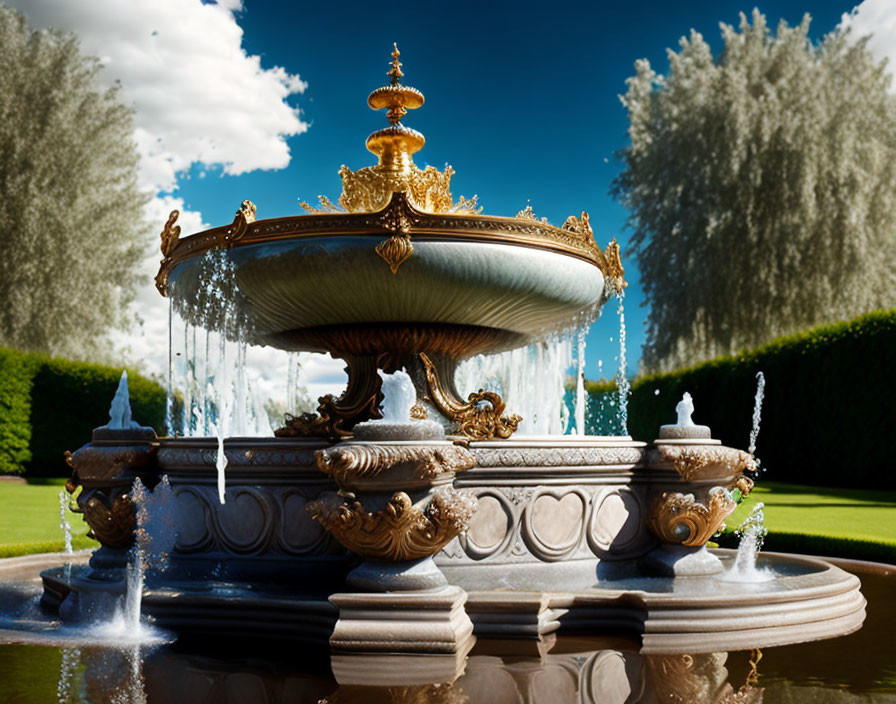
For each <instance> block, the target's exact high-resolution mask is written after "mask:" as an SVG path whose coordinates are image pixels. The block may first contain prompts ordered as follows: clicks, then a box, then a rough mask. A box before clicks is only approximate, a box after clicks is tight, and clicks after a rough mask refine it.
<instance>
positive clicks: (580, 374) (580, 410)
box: [575, 327, 588, 435]
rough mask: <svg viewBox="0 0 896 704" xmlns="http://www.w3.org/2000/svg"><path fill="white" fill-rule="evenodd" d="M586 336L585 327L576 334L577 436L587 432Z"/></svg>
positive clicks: (586, 330)
mask: <svg viewBox="0 0 896 704" xmlns="http://www.w3.org/2000/svg"><path fill="white" fill-rule="evenodd" d="M587 335H588V329H587V328H585V327H582V328H580V329H579V330H578V331H577V332H576V397H575V418H576V434H577V435H586V434H587V432H588V430H587V428H586V427H585V411H586V410H587V408H588V397H587V396H586V394H585V338H586V337H587Z"/></svg>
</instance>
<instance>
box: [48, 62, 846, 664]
mask: <svg viewBox="0 0 896 704" xmlns="http://www.w3.org/2000/svg"><path fill="white" fill-rule="evenodd" d="M393 57H394V59H393V64H392V70H391V71H390V72H389V75H390V76H391V82H390V84H389V85H387V86H385V87H382V88H379V89H377V90H375V91H374V92H373V93H371V94H370V97H369V98H368V103H369V105H370V107H371V108H374V109H386V110H387V113H386V114H387V117H388V120H389V125H388V126H387V127H385V128H384V129H381V130H379V131H377V132H374V133H373V134H372V135H370V137H368V139H367V147H368V149H369V150H370V151H371V152H373V153H374V154H376V155H377V157H378V163H377V164H376V165H374V166H370V167H366V168H362V169H359V170H357V171H352V170H350V169H348V168H346V167H342V169H341V170H340V175H341V177H342V184H343V192H342V196H341V197H340V199H339V204H340V205H339V206H336V205H334V204H332V203H331V202H329V201H328V200H327V199H325V198H322V199H321V207H320V208H311V207H310V206H306V209H307V210H309V211H310V212H309V213H308V214H305V215H302V216H296V217H284V218H274V219H269V220H257V219H256V208H255V206H254V205H253V204H252V203H250V202H249V201H244V202H243V204H242V206H241V207H240V208H239V210H238V211H237V214H236V217H235V218H234V220H233V222H232V223H231V224H229V225H226V226H223V227H218V228H214V229H211V230H208V231H205V232H202V233H199V234H196V235H192V236H190V237H185V238H183V239H181V238H180V237H179V234H180V228H179V227H177V226H176V224H175V221H176V218H177V212H174V213H172V216H171V218H170V219H169V221H168V223H167V225H166V226H165V230H164V232H163V233H162V253H163V255H164V260H163V261H162V265H161V269H160V271H159V275H158V278H157V285H158V288H159V291H160V292H161V293H162V294H163V295H166V296H168V297H169V299H170V301H171V305H172V306H173V308H174V309H175V310H176V311H177V313H178V314H179V315H180V316H182V317H184V318H185V319H187V320H188V321H190V322H192V323H194V324H202V325H205V326H208V327H210V328H212V329H214V330H216V331H217V332H218V333H220V334H221V335H223V336H227V337H231V338H237V337H238V338H240V339H242V340H245V341H248V342H250V343H253V344H263V345H271V346H274V347H278V348H282V349H286V350H292V351H298V350H306V351H315V352H328V353H330V354H331V355H333V356H334V357H339V358H341V359H343V360H345V362H346V364H347V372H348V385H347V387H346V389H345V391H344V392H343V393H342V395H341V396H339V397H338V398H336V397H334V396H324V397H323V398H321V399H320V405H319V407H318V409H317V412H316V413H313V414H309V413H306V414H303V415H299V416H296V417H292V416H290V417H288V418H287V420H286V424H285V426H284V427H283V428H281V429H279V430H278V431H276V433H275V437H262V438H227V439H226V440H222V442H221V443H220V444H219V442H218V441H217V440H216V439H214V438H204V437H165V438H157V437H155V435H154V434H153V433H152V432H151V431H148V430H146V429H143V428H130V427H123V428H121V429H110V428H102V429H98V430H97V431H96V433H95V434H94V438H93V442H91V443H90V444H88V445H86V446H85V447H83V448H81V449H80V450H78V451H77V452H75V453H74V454H73V455H72V456H71V460H70V461H71V465H72V467H73V469H74V473H73V477H72V481H71V483H70V485H69V486H70V489H71V490H72V491H74V489H75V488H76V487H77V486H81V487H83V488H82V490H81V491H80V493H79V494H78V499H77V500H78V504H79V506H80V507H81V509H82V510H83V512H84V518H85V520H86V521H87V522H88V523H89V525H90V527H91V529H92V534H93V535H94V536H95V537H96V538H97V540H99V541H100V542H101V543H102V547H101V548H99V549H98V550H97V551H96V552H95V554H94V555H93V557H92V559H91V562H90V565H89V567H84V568H83V569H81V570H74V571H73V572H72V574H71V576H70V577H66V576H65V575H64V573H63V572H62V571H60V570H50V571H47V572H45V573H44V583H45V595H44V603H45V604H47V605H49V606H52V607H55V608H58V609H59V611H60V613H61V614H62V615H63V616H65V617H67V618H77V617H79V616H83V614H85V613H96V612H97V611H102V610H104V609H109V608H110V602H109V599H110V598H111V597H110V596H109V595H110V594H111V595H115V594H117V593H121V591H122V589H123V588H124V587H123V585H124V573H125V571H126V569H127V565H128V549H129V548H130V546H131V545H132V544H133V541H134V532H135V510H134V505H133V501H132V499H131V498H130V491H131V485H132V484H133V482H134V479H135V478H138V477H139V478H140V479H141V481H142V482H143V483H144V484H145V485H146V486H147V487H149V488H152V487H154V486H155V485H156V484H157V483H158V482H159V480H160V478H161V477H162V476H163V475H167V478H168V482H169V483H170V486H171V489H172V492H173V496H174V497H175V499H174V504H175V507H174V515H175V516H176V521H177V533H178V540H177V543H176V545H175V547H174V549H173V551H172V552H171V553H170V555H168V567H167V570H166V571H165V572H164V573H162V574H159V575H156V576H155V577H153V576H152V575H150V577H149V579H148V581H147V585H146V589H145V591H144V593H143V601H142V609H143V612H144V613H145V614H149V615H151V616H153V617H154V618H155V619H156V621H157V623H158V624H159V625H161V626H162V627H164V628H168V629H171V630H174V631H178V632H192V633H203V634H209V633H221V632H227V633H231V634H247V635H258V636H262V637H264V638H268V639H269V638H284V639H293V640H301V641H308V642H312V643H320V642H324V643H327V642H328V643H329V645H330V647H331V648H332V650H333V651H334V652H340V651H353V652H358V651H359V652H385V653H428V654H438V653H441V654H449V655H450V656H452V657H454V658H459V657H460V658H462V657H463V655H464V654H465V653H466V652H467V651H468V650H469V648H470V647H471V644H472V642H473V640H474V638H473V634H474V633H475V634H476V635H477V636H480V637H489V636H499V637H502V638H516V639H532V640H534V641H536V642H538V641H543V640H544V639H545V637H547V636H549V635H550V634H553V633H555V632H562V631H568V632H579V633H590V634H595V633H603V632H607V631H609V630H615V629H620V628H622V629H625V630H629V631H632V632H634V633H635V634H638V635H640V636H641V639H642V640H641V644H642V645H641V652H642V653H662V652H689V653H709V652H714V651H721V650H729V649H740V648H754V647H760V646H768V645H774V644H781V643H788V642H796V641H801V640H809V639H816V638H824V637H829V636H833V635H837V634H841V633H846V632H849V631H851V630H855V629H856V628H858V627H859V626H860V625H861V623H862V620H863V618H864V600H863V598H862V596H861V594H860V593H859V590H858V589H859V583H858V580H857V579H856V578H855V577H853V576H851V575H849V574H847V573H845V572H843V571H841V570H839V569H837V568H836V567H833V566H831V565H829V564H827V563H824V562H821V561H818V560H814V559H808V558H796V557H792V558H786V559H785V558H780V557H778V558H773V557H768V558H766V559H765V560H764V563H763V564H764V566H765V567H766V568H768V569H769V570H771V572H770V574H771V575H773V578H770V579H769V581H766V582H763V583H762V584H752V583H747V584H744V583H738V582H734V581H725V580H724V579H723V577H724V574H723V573H724V572H725V570H726V569H727V568H728V567H729V566H730V564H727V565H726V563H730V562H731V561H732V557H731V555H730V553H728V552H726V551H712V550H708V549H707V548H706V543H707V541H708V540H709V539H710V538H711V537H712V536H713V534H715V533H716V532H717V531H718V530H720V528H721V527H722V525H723V522H724V521H725V519H726V517H727V516H729V515H730V514H731V512H732V511H733V510H734V508H735V505H736V501H735V496H736V494H737V492H740V493H741V494H746V493H748V492H749V490H750V488H751V487H752V482H751V481H750V479H748V478H747V477H746V476H745V475H744V471H748V470H751V469H752V468H753V460H752V457H751V456H750V455H749V454H747V453H745V452H741V451H738V450H735V449H731V448H727V447H723V446H722V445H721V444H720V443H719V441H717V440H714V439H712V438H711V435H710V430H709V428H708V427H706V426H700V425H695V424H694V423H693V422H692V421H691V420H690V412H691V411H692V410H693V409H692V406H691V407H689V404H688V402H687V401H685V402H683V403H682V404H680V408H679V421H678V423H676V424H673V425H669V426H664V427H663V428H661V429H660V432H659V438H658V439H657V440H655V441H654V442H653V443H644V442H637V441H633V440H632V439H631V438H629V437H597V436H584V435H580V436H559V435H558V436H520V435H519V434H515V432H516V431H517V429H518V426H519V424H520V422H521V418H520V417H519V416H517V415H514V414H513V413H512V411H513V409H512V408H511V409H509V410H507V409H505V402H504V400H503V399H502V398H501V396H500V395H498V394H497V393H494V392H492V391H483V390H480V391H478V392H476V393H472V394H470V395H469V396H468V397H467V398H463V397H462V396H461V395H460V394H459V393H458V391H457V390H456V388H455V381H454V375H455V370H456V367H457V365H458V363H459V362H460V361H461V360H464V359H466V358H469V357H471V356H473V355H477V354H490V353H495V352H500V351H503V350H508V349H512V348H516V347H519V346H522V345H526V344H529V343H532V342H533V341H537V340H541V339H544V338H545V337H546V336H549V335H551V334H556V333H558V332H562V331H568V330H570V329H574V328H575V327H576V326H579V325H581V324H583V323H587V322H590V321H591V320H593V319H594V318H595V317H596V316H597V315H598V314H599V312H600V309H601V306H602V305H603V304H604V303H605V302H606V301H607V299H608V298H609V297H610V296H611V295H613V294H614V293H619V292H621V291H622V289H623V288H624V286H625V282H624V278H623V270H622V266H621V265H620V260H619V248H618V246H617V245H616V244H615V242H613V243H610V244H609V245H608V246H607V247H606V249H605V250H601V249H600V248H599V247H598V245H597V244H596V243H595V240H594V237H593V234H592V231H591V228H590V226H589V222H588V216H587V215H586V214H585V213H582V215H581V217H570V218H568V219H567V220H566V222H565V223H564V224H563V225H562V226H561V227H554V226H552V225H550V224H548V223H547V222H545V221H542V220H538V219H536V218H535V217H534V215H533V214H532V211H531V209H528V208H527V209H526V210H523V211H521V212H519V213H517V214H516V216H515V217H492V216H485V215H482V214H481V212H480V211H481V208H479V207H478V205H477V204H476V202H475V199H474V200H473V201H470V200H466V199H464V198H460V199H459V200H458V201H455V200H454V199H453V198H452V195H451V192H450V190H449V185H450V179H451V176H452V173H453V172H452V171H451V169H450V167H447V168H446V169H445V171H443V172H440V171H438V170H436V169H435V168H434V167H432V166H427V167H426V168H425V169H419V168H418V167H417V166H415V164H414V161H413V158H412V156H413V154H415V153H416V152H417V151H419V150H420V149H421V148H422V147H423V145H424V138H423V135H422V134H420V133H419V132H417V131H415V130H413V129H411V128H409V127H406V126H405V125H403V124H402V122H401V121H402V118H403V117H404V116H405V114H406V113H407V111H408V110H412V109H415V108H419V107H420V106H421V105H422V104H423V95H422V94H421V93H420V92H419V91H417V90H416V89H414V88H411V87H408V86H405V85H403V84H402V83H401V82H400V78H401V76H402V72H401V70H400V64H399V63H398V54H397V50H396V52H395V54H394V55H393ZM402 370H403V371H402ZM381 373H382V374H381ZM225 465H226V469H224V467H225ZM221 472H223V474H221ZM219 476H220V477H223V485H221V486H222V488H223V492H222V494H221V496H220V499H221V500H219V490H218V489H219Z"/></svg>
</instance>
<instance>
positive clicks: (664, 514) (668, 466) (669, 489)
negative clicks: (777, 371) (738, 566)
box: [647, 394, 757, 576]
mask: <svg viewBox="0 0 896 704" xmlns="http://www.w3.org/2000/svg"><path fill="white" fill-rule="evenodd" d="M676 410H677V411H678V412H679V420H678V423H675V424H672V425H664V426H662V427H661V428H660V433H659V438H658V439H657V440H655V441H654V448H655V449H654V450H653V451H652V452H651V456H650V459H649V466H650V467H651V470H652V471H653V472H655V473H657V474H659V473H665V475H666V477H662V476H656V478H655V481H654V482H653V484H652V486H653V487H654V488H653V490H652V496H651V497H650V508H649V512H648V517H647V521H648V525H649V527H650V530H651V531H652V532H653V534H654V535H655V536H656V537H657V538H659V540H660V541H661V545H660V547H659V548H657V549H656V550H654V551H653V552H651V553H650V554H649V555H648V556H647V564H648V566H649V567H650V568H651V570H653V571H655V572H658V573H659V574H662V575H667V576H689V575H694V576H696V575H706V574H714V573H718V572H721V571H722V569H723V567H722V563H721V561H720V560H719V559H718V558H717V557H715V556H714V555H712V554H711V553H709V552H708V551H707V550H706V543H707V542H708V541H709V539H710V538H712V536H713V535H715V534H716V533H718V532H719V531H721V530H724V528H725V519H726V518H728V516H730V515H731V514H732V513H733V512H734V509H735V508H737V502H738V494H739V495H740V496H741V497H743V496H746V495H747V494H749V493H750V490H751V489H752V488H753V481H752V480H751V479H750V478H749V477H748V476H747V475H745V474H744V472H745V471H746V472H749V471H755V470H756V469H757V467H756V461H755V460H754V459H753V457H752V455H750V454H749V453H747V452H744V451H742V450H736V449H734V448H730V447H724V446H723V445H722V443H721V441H720V440H715V439H713V438H712V437H711V433H710V429H709V427H707V426H705V425H695V424H694V423H693V421H691V420H690V414H691V412H693V403H691V399H690V394H685V398H684V399H683V400H682V402H681V403H679V404H678V407H677V408H676Z"/></svg>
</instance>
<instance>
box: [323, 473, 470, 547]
mask: <svg viewBox="0 0 896 704" xmlns="http://www.w3.org/2000/svg"><path fill="white" fill-rule="evenodd" d="M476 508H477V503H476V499H475V498H473V497H472V496H470V495H469V494H465V493H462V492H458V491H454V490H450V489H445V490H442V491H437V492H435V493H434V494H433V497H432V502H431V503H430V505H429V507H428V509H427V511H426V513H424V512H423V511H421V510H420V509H419V508H417V507H416V506H414V504H413V502H412V501H411V499H410V497H409V496H408V495H407V494H406V493H404V492H403V491H398V492H395V493H394V494H393V495H392V498H391V499H389V503H388V504H387V505H386V507H385V508H384V509H383V510H382V511H377V512H376V513H368V512H367V511H366V510H365V509H364V507H363V506H362V505H361V502H360V501H357V500H353V501H352V502H351V503H346V502H344V501H343V500H342V499H341V498H340V497H338V496H330V497H328V498H325V499H318V500H316V501H312V502H310V503H309V504H308V505H307V507H306V510H307V511H308V513H309V514H310V515H311V517H312V518H313V519H314V520H316V521H318V522H319V523H320V524H321V525H322V526H323V527H324V528H325V529H326V530H328V531H329V532H330V533H332V534H333V537H335V538H336V540H338V541H339V542H340V543H341V544H342V545H343V546H344V547H345V548H346V549H348V550H350V551H351V552H353V553H355V554H356V555H360V556H361V557H365V558H368V559H372V560H383V561H387V562H405V561H407V560H420V559H422V558H425V557H431V556H433V555H435V554H436V553H437V552H438V551H439V550H441V549H442V548H443V547H445V545H447V544H448V543H449V542H450V541H451V540H453V539H454V538H456V537H457V536H458V535H460V534H461V533H462V532H463V531H464V530H466V528H467V526H468V525H469V523H470V519H471V518H472V517H473V514H474V513H475V512H476Z"/></svg>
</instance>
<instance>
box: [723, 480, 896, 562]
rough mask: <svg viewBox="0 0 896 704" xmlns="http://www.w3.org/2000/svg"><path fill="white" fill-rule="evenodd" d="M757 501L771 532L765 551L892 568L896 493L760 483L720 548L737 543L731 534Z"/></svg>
mask: <svg viewBox="0 0 896 704" xmlns="http://www.w3.org/2000/svg"><path fill="white" fill-rule="evenodd" d="M760 501H761V502H762V503H764V504H765V524H766V526H767V527H768V529H769V535H768V537H767V538H766V542H765V549H766V550H775V551H780V552H802V553H809V554H815V555H828V556H831V557H846V558H852V559H862V560H875V561H878V562H890V563H896V491H873V490H864V489H827V488H823V487H811V486H801V485H797V484H784V483H780V482H766V481H761V480H760V482H759V483H757V485H756V488H755V489H753V491H752V492H751V494H750V495H749V496H748V497H747V498H746V499H745V500H744V501H743V502H742V503H741V505H740V506H738V508H737V510H736V511H735V512H734V513H733V514H732V515H731V517H730V518H729V519H728V520H727V521H726V523H727V524H728V530H727V532H726V533H725V534H723V535H722V536H721V537H720V538H719V540H718V542H719V544H720V545H723V546H725V547H729V546H734V545H736V544H737V538H736V537H735V536H734V535H733V531H734V529H735V528H737V526H739V525H740V524H741V523H742V522H743V520H744V519H745V518H746V517H747V515H748V514H749V513H750V511H751V510H752V509H753V507H754V506H755V505H756V504H757V503H758V502H760Z"/></svg>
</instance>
